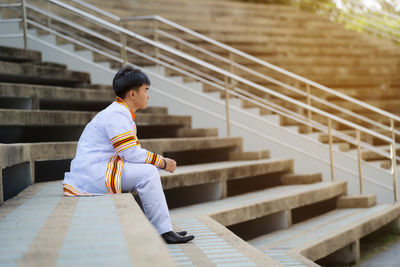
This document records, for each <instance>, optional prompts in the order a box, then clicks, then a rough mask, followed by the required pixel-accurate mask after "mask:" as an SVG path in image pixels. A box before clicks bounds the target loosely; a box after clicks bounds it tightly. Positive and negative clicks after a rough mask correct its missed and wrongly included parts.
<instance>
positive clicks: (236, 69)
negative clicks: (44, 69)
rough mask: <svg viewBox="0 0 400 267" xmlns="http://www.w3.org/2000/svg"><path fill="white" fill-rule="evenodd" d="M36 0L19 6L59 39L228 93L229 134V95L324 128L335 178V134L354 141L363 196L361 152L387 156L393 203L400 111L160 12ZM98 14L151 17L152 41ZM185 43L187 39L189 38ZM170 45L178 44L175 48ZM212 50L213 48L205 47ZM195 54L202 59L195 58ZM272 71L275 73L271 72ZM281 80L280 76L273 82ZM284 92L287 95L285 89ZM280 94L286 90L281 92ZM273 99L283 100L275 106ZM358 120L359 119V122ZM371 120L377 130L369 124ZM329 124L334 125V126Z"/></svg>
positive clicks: (29, 21) (32, 21) (310, 126)
mask: <svg viewBox="0 0 400 267" xmlns="http://www.w3.org/2000/svg"><path fill="white" fill-rule="evenodd" d="M34 2H35V1H29V3H27V4H26V5H24V6H26V9H27V10H28V13H27V14H28V16H27V19H26V23H27V24H28V25H30V26H32V27H35V28H38V29H41V30H44V31H47V32H49V33H51V34H54V35H56V36H59V37H61V38H64V39H66V40H68V41H70V42H72V43H74V44H76V45H78V46H82V47H84V48H86V49H89V50H91V51H93V52H94V53H96V54H100V55H102V56H104V57H107V58H108V59H109V60H111V61H113V62H115V63H117V64H121V63H127V62H132V61H134V62H139V60H140V62H141V65H146V64H147V65H151V64H158V65H161V66H164V67H165V68H166V69H168V70H170V71H173V72H175V73H179V74H180V75H185V76H188V77H191V78H193V79H195V80H197V81H200V82H202V83H203V84H204V86H206V87H208V88H209V89H212V90H216V91H220V92H223V93H224V94H225V107H226V122H227V132H228V134H229V133H230V116H229V110H230V108H229V98H230V95H233V96H235V97H238V98H240V99H242V100H244V101H246V102H247V103H249V104H251V105H254V106H257V107H259V108H262V109H266V110H268V111H269V112H273V113H276V114H279V115H281V116H283V117H285V118H288V119H290V120H292V121H295V122H298V123H300V124H301V125H305V126H306V127H307V129H308V131H312V130H313V129H315V130H317V131H321V132H323V133H327V134H328V136H329V154H330V166H331V179H332V180H334V168H335V166H334V159H333V137H335V138H338V139H340V140H343V141H345V142H348V143H350V144H352V145H354V146H355V147H356V148H357V151H358V170H359V182H360V192H361V193H363V178H364V177H363V175H362V155H361V149H362V148H364V149H369V150H371V151H373V152H375V153H377V154H379V155H381V156H383V157H385V158H387V159H389V160H390V161H391V165H392V168H391V173H392V175H393V192H394V199H395V201H398V193H397V168H396V163H397V160H400V157H397V156H396V148H397V144H396V135H399V131H398V130H397V129H396V128H395V126H396V125H397V123H398V122H399V121H400V118H399V117H398V116H396V115H393V114H391V113H388V112H385V111H383V110H380V109H378V108H376V107H373V106H370V105H367V104H366V103H364V102H361V101H358V100H356V99H353V98H351V97H348V96H345V95H342V94H340V93H338V92H335V91H334V90H331V89H329V88H327V87H324V86H322V85H320V84H318V83H315V82H312V81H310V80H308V79H305V78H303V77H300V76H298V75H296V74H293V73H290V72H288V71H286V70H283V69H281V68H279V67H277V66H274V65H272V64H269V63H267V62H264V61H262V60H260V59H257V58H255V57H252V56H250V55H248V54H246V53H243V52H241V51H239V50H236V49H234V48H232V47H229V46H227V45H224V44H222V43H219V42H217V41H215V40H213V39H210V38H208V37H206V36H204V35H201V34H198V33H196V32H193V31H191V30H189V29H187V28H185V27H182V26H180V25H178V24H176V23H173V22H171V21H168V20H166V19H163V18H161V17H158V16H150V17H140V18H129V19H127V18H125V19H120V18H117V17H116V16H114V15H112V14H109V13H108V14H107V12H105V11H101V10H98V9H97V10H96V9H94V8H91V6H90V5H89V4H87V3H84V2H83V1H77V0H75V1H74V2H75V3H76V4H85V6H84V7H85V8H89V9H91V11H92V12H95V13H96V15H93V14H91V13H88V12H85V11H83V10H82V8H80V9H79V8H76V7H73V6H71V5H69V4H66V3H64V2H62V1H59V0H48V1H47V3H48V4H51V5H52V9H53V10H52V12H51V13H50V12H49V11H48V10H46V8H43V6H41V5H40V4H38V5H35V4H33V3H34ZM31 3H32V4H31ZM22 12H25V11H22ZM100 13H101V14H100ZM25 14H26V12H25ZM99 14H100V15H102V16H107V18H108V19H111V20H114V21H118V23H123V22H124V21H127V20H129V21H142V20H149V19H151V20H153V21H154V23H153V26H154V27H153V29H152V32H151V34H150V35H151V37H152V39H153V40H152V39H150V38H148V37H146V36H144V35H140V34H138V33H134V32H132V31H129V30H127V29H126V28H123V27H121V26H119V25H117V24H116V23H112V22H110V21H107V20H105V19H101V18H99V16H98V15H99ZM110 15H112V16H113V17H111V16H110ZM49 21H50V22H51V23H49ZM159 23H162V25H159ZM165 26H168V27H172V28H173V29H174V31H175V32H174V33H175V34H171V32H167V31H166V28H165ZM177 30H179V31H181V32H183V33H184V34H188V35H189V37H190V38H186V39H184V38H183V37H184V36H179V34H176V31H177ZM145 34H146V33H145ZM24 35H26V33H24ZM194 38H197V39H200V40H201V42H198V43H197V44H193V43H194V42H193V39H194ZM116 40H120V41H116ZM188 40H192V42H190V41H188ZM204 42H206V43H209V44H212V45H213V47H211V48H210V47H208V49H206V47H204V46H203V47H202V45H204ZM133 47H135V48H136V49H135V48H133ZM175 47H178V48H179V50H178V49H176V48H175ZM149 48H150V49H149ZM211 49H214V50H213V51H210V50H211ZM217 49H218V50H217ZM192 50H194V51H195V52H196V56H193V55H191V54H190V52H192V53H193V51H192ZM221 50H222V52H221ZM202 54H203V56H202ZM223 55H225V56H223ZM199 57H200V58H201V57H202V58H201V59H199ZM243 60H247V61H250V62H251V63H252V64H253V65H261V66H262V67H263V68H266V69H269V70H270V71H269V72H270V73H271V74H270V75H266V74H264V73H268V72H267V71H265V72H259V71H256V70H254V69H252V68H249V67H247V66H244V64H243V63H242V62H243ZM277 73H278V75H277ZM273 75H275V77H271V76H273ZM278 78H280V79H281V80H283V81H280V80H278ZM252 79H255V80H256V81H257V82H254V81H253V80H252ZM271 88H274V89H271ZM312 90H317V91H318V92H325V93H327V95H328V96H335V97H338V98H341V99H344V100H346V101H349V102H351V103H352V104H354V105H359V106H362V107H365V108H366V109H367V110H370V111H373V112H375V113H377V114H379V116H380V117H381V118H384V119H386V120H389V125H386V124H385V122H376V121H374V120H371V119H369V118H367V117H364V116H362V115H359V114H356V113H354V112H353V111H350V110H347V109H345V108H343V107H340V106H337V105H335V104H332V103H330V102H328V101H326V100H325V99H323V98H321V97H318V96H316V95H315V93H314V94H312ZM288 92H289V93H290V94H292V95H290V94H288ZM285 93H286V94H288V95H285ZM293 95H296V96H297V97H302V98H303V99H300V100H299V99H296V98H295V97H293ZM312 101H314V102H317V103H319V105H320V106H323V107H328V108H330V109H335V110H337V111H339V112H341V113H344V114H347V115H348V116H351V118H352V120H353V121H350V120H348V119H346V118H342V117H340V116H338V115H335V114H331V113H329V112H327V111H324V110H322V109H320V108H318V106H317V105H316V104H315V103H313V102H312ZM276 102H281V103H279V104H277V103H276ZM357 120H358V121H359V122H362V123H363V124H357ZM386 123H387V122H386ZM333 124H335V125H333ZM371 125H372V126H373V127H374V129H369V128H368V127H370V126H371ZM334 126H336V129H335V127H334ZM340 126H342V127H343V126H344V127H347V128H348V129H352V130H353V131H354V135H355V136H352V135H351V134H346V133H344V132H341V131H339V130H337V129H339V127H340ZM387 135H389V136H387ZM366 136H371V137H374V138H377V139H379V140H381V141H382V142H385V143H386V144H388V145H389V146H390V152H388V151H386V150H385V149H380V148H376V147H374V146H373V145H371V144H369V143H367V142H365V141H363V137H366ZM370 180H371V179H370ZM375 183H376V182H375Z"/></svg>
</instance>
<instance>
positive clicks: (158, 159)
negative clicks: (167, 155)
mask: <svg viewBox="0 0 400 267" xmlns="http://www.w3.org/2000/svg"><path fill="white" fill-rule="evenodd" d="M163 159H164V158H163V157H162V156H160V155H158V154H156V153H153V152H148V153H147V157H146V161H145V163H149V164H153V165H154V166H156V167H157V168H161V165H162V162H163Z"/></svg>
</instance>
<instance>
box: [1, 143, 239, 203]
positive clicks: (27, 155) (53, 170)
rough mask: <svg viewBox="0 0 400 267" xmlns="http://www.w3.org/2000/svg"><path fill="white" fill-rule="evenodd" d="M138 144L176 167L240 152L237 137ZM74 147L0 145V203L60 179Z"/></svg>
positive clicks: (69, 145) (26, 144)
mask: <svg viewBox="0 0 400 267" xmlns="http://www.w3.org/2000/svg"><path fill="white" fill-rule="evenodd" d="M140 143H141V145H142V147H143V148H145V149H148V150H150V151H152V152H155V153H158V154H161V155H164V156H166V157H170V158H173V159H175V160H176V161H177V162H178V166H180V167H182V166H185V165H194V164H202V163H210V162H223V161H229V160H230V155H231V153H240V152H241V151H242V138H239V137H236V138H234V137H229V138H228V137H227V138H217V137H196V138H160V139H144V140H140ZM76 147H77V142H54V141H53V142H42V143H40V142H38V143H19V144H0V163H1V165H0V169H1V170H2V176H0V184H2V190H0V203H1V202H2V201H3V199H6V200H7V199H8V198H10V197H13V196H14V195H16V194H17V193H19V192H20V191H22V190H23V189H25V188H26V187H27V186H29V185H30V184H32V182H41V181H42V182H43V181H54V180H60V179H62V178H63V177H64V173H65V172H67V171H68V170H69V166H70V161H71V159H73V158H74V157H75V153H76ZM32 170H33V171H32ZM3 193H4V195H3ZM3 197H4V198H3Z"/></svg>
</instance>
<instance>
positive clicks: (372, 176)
mask: <svg viewBox="0 0 400 267" xmlns="http://www.w3.org/2000/svg"><path fill="white" fill-rule="evenodd" d="M122 6H123V5H122ZM277 8H278V7H277ZM285 8H286V7H284V9H285ZM78 20H79V19H78ZM14 24H15V23H14ZM14 24H10V25H7V27H5V28H4V27H3V28H1V30H2V32H6V33H12V32H18V31H19V32H20V31H21V30H20V29H19V27H18V25H14ZM0 26H1V25H0ZM28 39H29V42H28V46H29V47H30V48H31V49H36V50H39V51H41V52H42V58H43V60H44V61H49V60H52V61H57V62H58V63H57V64H55V63H52V64H53V66H57V67H60V68H62V67H64V68H65V65H67V66H68V68H69V69H73V70H76V71H88V72H90V75H91V80H92V82H94V83H96V85H86V86H85V87H87V88H86V89H88V90H74V89H73V88H68V87H67V88H63V89H62V90H61V88H59V89H60V90H57V92H59V93H57V94H53V93H52V94H47V93H46V94H43V96H44V95H46V96H45V97H43V98H42V100H41V101H40V103H41V106H42V109H47V110H48V109H51V110H54V109H61V110H62V109H64V106H65V102H67V103H68V109H69V110H74V112H69V113H63V115H62V116H63V120H66V121H68V120H70V124H71V123H72V124H73V123H77V125H74V126H72V125H70V126H69V129H70V131H69V132H68V133H69V134H70V135H72V136H75V138H76V135H77V133H78V132H79V128H80V127H83V125H84V124H85V121H87V120H88V119H90V117H91V116H92V115H93V113H92V115H91V112H90V111H95V110H99V109H100V107H104V106H105V105H106V104H107V102H106V101H105V102H103V103H101V104H100V103H99V102H98V101H100V99H102V98H103V97H106V98H107V95H108V96H110V95H111V93H110V92H109V91H105V90H96V91H95V93H93V92H94V90H90V88H92V89H93V88H97V89H106V88H109V85H108V86H107V85H106V86H105V85H104V84H110V83H111V80H112V77H113V75H114V73H115V71H116V70H115V69H112V67H115V68H117V67H119V65H120V64H121V63H116V62H115V61H113V60H109V59H107V58H106V57H104V56H99V54H98V53H93V52H90V51H88V50H85V49H83V48H82V47H81V46H79V45H72V44H71V43H68V42H66V41H65V40H63V41H62V40H61V38H58V37H57V38H56V37H55V36H54V35H49V34H45V33H44V32H43V31H41V30H36V29H30V30H28ZM20 41H21V38H19V39H18V38H8V39H1V42H2V43H3V44H8V45H11V46H14V47H18V46H21V42H20ZM5 51H6V50H5ZM152 53H154V49H152ZM7 54H8V53H6V52H5V53H3V55H4V57H7ZM98 60H100V61H98ZM135 63H141V61H138V62H135ZM142 63H143V64H144V65H148V63H146V64H145V62H142ZM146 71H147V73H148V75H149V76H150V78H151V80H152V90H151V92H150V94H151V98H152V101H151V104H152V105H156V106H167V107H168V111H169V113H170V114H174V115H178V116H187V115H190V116H191V117H192V126H193V127H196V128H209V127H214V128H218V132H219V133H220V135H221V136H226V135H227V132H226V126H225V115H224V114H225V107H224V104H225V100H224V98H223V96H222V97H221V94H220V93H219V92H214V91H210V89H209V88H208V86H207V85H205V84H202V83H200V82H194V81H193V80H190V79H187V78H186V77H183V76H176V74H174V73H171V71H169V70H167V69H164V68H161V67H159V66H149V67H146ZM170 75H173V76H170ZM99 84H101V85H99ZM6 86H11V87H8V88H14V87H12V86H18V85H11V84H8V85H4V86H3V88H6ZM35 86H36V87H35ZM35 86H31V85H29V86H23V87H24V89H19V90H25V91H20V93H16V92H18V91H16V90H14V89H4V90H7V92H8V93H7V94H10V96H11V95H15V96H14V98H15V99H19V100H18V101H19V102H18V101H17V102H16V101H13V102H12V103H14V104H13V105H17V106H18V105H25V104H26V103H25V102H26V101H28V102H29V101H30V103H31V104H27V105H38V103H37V102H38V101H37V100H35V99H37V98H38V97H37V96H36V94H39V93H38V92H44V91H43V90H45V89H44V88H45V86H43V85H35ZM28 88H31V89H28ZM37 88H41V89H37ZM46 90H47V92H49V91H50V90H51V89H46ZM97 92H99V95H98V96H97V95H96V94H97ZM18 94H27V95H32V97H30V100H27V99H25V98H24V100H21V98H20V97H17V95H18ZM50 95H51V96H50ZM95 95H96V96H95ZM176 96H179V97H176ZM60 97H61V98H60ZM64 97H65V98H66V99H68V100H65V99H63V98H64ZM93 97H94V98H93ZM89 98H92V99H97V100H96V101H95V102H93V101H87V100H88V99H89ZM56 99H58V100H56ZM78 99H79V100H78ZM272 100H273V101H275V102H277V103H280V102H279V101H278V100H277V99H272ZM89 102H90V104H88V103H89ZM3 103H8V102H7V101H3ZM10 103H11V102H10ZM16 103H19V104H16ZM72 103H73V105H72ZM280 104H282V105H285V104H284V103H280ZM205 107H206V108H205ZM82 110H85V111H87V112H83V113H82V112H76V111H82ZM157 110H158V111H157V112H162V110H160V109H157ZM4 112H5V113H4V114H7V111H4ZM40 113H41V114H43V116H45V117H46V118H47V119H46V120H49V121H51V117H52V116H53V115H54V114H56V113H57V112H55V113H54V111H49V112H47V111H46V112H42V111H40ZM230 113H231V132H232V134H233V135H235V136H244V137H245V138H244V140H243V147H244V151H254V150H258V149H259V148H260V147H268V148H269V149H270V151H271V154H272V155H273V156H274V157H278V158H284V157H286V156H287V155H289V154H290V156H291V157H292V158H294V159H295V160H296V162H297V164H296V165H295V171H296V172H299V173H306V172H309V171H310V170H314V171H316V172H322V174H323V177H324V179H325V180H328V179H329V177H330V169H329V166H330V164H329V161H328V160H327V158H328V151H329V149H328V145H326V144H321V142H323V143H326V138H325V137H324V136H323V135H322V136H321V134H319V133H311V134H301V133H303V132H305V130H306V129H305V128H304V127H300V126H298V124H297V123H295V122H293V121H291V120H286V119H283V118H281V117H280V116H278V115H274V114H271V112H270V111H266V110H264V109H259V108H255V107H254V105H251V104H249V103H248V102H244V101H241V100H239V99H238V98H231V99H230ZM161 117H162V116H159V118H161ZM14 120H15V123H17V124H19V125H23V124H26V125H25V126H24V127H20V129H19V130H18V131H20V132H21V131H22V132H23V131H24V130H23V129H30V128H32V129H35V130H36V131H37V129H38V128H40V127H43V126H40V125H39V124H40V123H43V125H46V121H43V122H42V121H40V122H38V121H36V122H35V120H32V121H31V122H22V121H21V120H19V121H18V119H14ZM35 123H36V125H34V124H35ZM30 124H31V125H30ZM282 126H285V127H282ZM7 127H8V128H9V129H11V128H13V127H14V128H15V126H11V125H9V126H7ZM50 128H51V130H52V131H53V132H55V133H60V132H62V129H61V128H62V127H57V126H52V127H50ZM167 128H168V127H167ZM163 130H164V133H165V131H166V128H165V127H164V129H163ZM14 131H17V130H15V129H14ZM25 131H26V130H25ZM142 131H143V130H142ZM147 132H149V131H147ZM62 134H63V135H64V137H65V135H66V133H62ZM74 134H75V135H74ZM169 134H171V135H172V136H173V137H178V136H182V137H184V136H203V135H207V136H210V135H211V136H215V129H214V130H212V131H210V130H197V129H196V130H190V129H189V130H187V129H185V128H179V127H178V128H177V129H175V130H173V129H170V130H169V133H168V134H167V135H166V136H168V135H169ZM20 136H21V135H20ZM56 137H57V136H56ZM56 137H54V135H52V138H56ZM64 137H63V138H64ZM13 138H14V137H13ZM46 138H49V135H48V136H47V137H46ZM71 138H72V137H71V136H70V137H68V138H67V139H66V140H72V139H71ZM324 140H325V141H324ZM37 141H39V139H38V137H36V142H37ZM335 141H337V140H335ZM10 142H11V141H10ZM12 142H14V141H12ZM368 142H369V143H371V144H374V145H381V144H379V143H374V142H370V141H369V140H368ZM352 148H353V147H352V146H349V145H348V144H345V143H343V142H338V143H336V144H335V145H334V151H333V154H334V164H335V174H336V175H335V176H336V179H339V180H345V181H347V182H348V185H349V192H350V193H351V194H357V193H359V186H358V185H359V181H358V172H356V171H353V170H355V168H356V166H357V153H356V151H354V150H353V149H352ZM382 148H383V149H388V147H382ZM309 151H312V153H308V152H309ZM363 155H365V156H364V160H373V161H374V162H372V164H367V163H366V162H363V164H362V165H363V173H364V181H365V185H364V192H367V193H374V194H377V196H378V202H392V201H393V197H392V196H393V193H392V192H393V190H392V184H393V178H392V176H391V174H390V173H388V172H387V171H386V170H384V169H382V166H383V167H386V168H388V167H389V166H390V165H389V162H388V161H386V160H385V161H382V158H381V157H380V156H379V155H376V154H374V153H371V152H370V151H368V150H366V151H364V152H363ZM378 177H379V178H378Z"/></svg>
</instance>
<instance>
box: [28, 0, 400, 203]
mask: <svg viewBox="0 0 400 267" xmlns="http://www.w3.org/2000/svg"><path fill="white" fill-rule="evenodd" d="M49 2H50V3H52V4H55V5H57V6H59V7H62V8H64V9H66V10H69V11H71V12H73V13H75V14H78V15H80V16H81V17H83V18H85V19H87V20H89V21H91V22H93V23H95V24H97V25H101V26H103V27H105V28H107V29H109V30H111V31H113V32H120V33H122V34H125V35H126V36H127V37H133V38H135V39H137V40H140V41H142V42H144V43H147V44H150V45H151V46H154V47H156V48H157V49H161V50H163V51H167V52H168V53H171V54H173V55H175V56H178V57H179V58H183V59H185V60H187V61H190V62H192V63H195V64H197V65H199V66H202V67H205V68H207V69H208V70H212V71H214V72H216V73H218V74H221V75H223V76H224V77H225V79H227V78H229V79H231V80H235V81H237V82H240V83H242V84H245V85H248V86H251V87H252V88H256V89H258V90H260V91H263V92H266V93H268V94H269V95H273V96H275V97H278V98H280V99H283V100H285V101H286V102H289V103H292V104H294V105H296V106H299V107H302V108H304V109H305V110H309V111H311V112H314V113H317V114H320V115H322V116H323V117H326V118H328V119H329V121H330V122H331V121H336V122H339V123H341V124H344V125H347V126H349V127H351V128H353V129H356V130H357V133H359V132H364V133H367V134H369V135H372V136H375V137H377V138H379V139H381V140H384V141H386V142H388V143H391V145H392V146H393V148H394V145H395V142H393V140H394V139H393V138H392V139H391V138H389V137H387V136H385V135H382V134H380V133H376V132H374V131H371V130H369V129H367V128H365V127H363V126H360V125H357V124H355V123H352V122H349V121H347V120H345V119H343V118H340V117H338V116H335V115H332V114H329V113H327V112H325V111H322V110H320V109H317V108H315V107H312V106H310V105H308V104H304V103H302V102H300V101H298V100H296V99H292V98H290V97H288V96H285V95H283V94H280V93H278V92H275V91H273V90H271V89H269V88H267V87H264V86H261V85H258V84H256V83H254V82H251V81H249V80H247V79H244V78H242V77H240V76H238V75H235V74H233V73H230V72H229V71H226V70H223V69H221V68H219V67H216V66H214V65H212V64H210V63H207V62H205V61H203V60H200V59H197V58H195V57H193V56H191V55H188V54H186V53H183V52H181V51H179V50H176V49H174V48H172V47H169V46H166V45H164V44H162V43H160V42H158V41H157V42H156V41H153V40H150V39H148V38H146V37H144V36H141V35H139V34H136V33H133V32H131V31H128V30H126V29H124V28H122V27H120V26H118V25H114V24H112V23H109V22H107V21H104V20H102V19H99V18H97V17H96V16H93V15H91V14H89V13H87V12H84V11H81V10H79V9H76V8H74V7H72V6H69V5H67V4H65V3H62V2H60V1H58V0H49ZM27 8H29V9H31V8H32V9H34V10H35V11H36V12H39V13H42V14H43V15H46V16H48V17H50V18H52V19H55V20H57V19H62V20H63V22H64V23H68V25H69V26H71V27H76V28H77V29H79V30H80V31H83V32H86V33H88V34H93V35H95V36H97V37H102V39H103V40H106V39H104V38H103V37H106V36H104V35H100V34H99V33H97V32H95V31H93V30H89V29H87V28H85V27H83V26H80V25H77V24H76V23H72V22H71V21H68V20H65V19H63V18H61V17H59V16H57V15H54V14H49V13H48V12H43V11H42V10H41V9H40V8H37V7H34V6H32V5H30V4H29V5H27ZM28 22H29V23H31V22H33V21H31V20H29V21H28ZM106 38H107V37H106ZM106 41H109V42H113V43H114V45H116V46H117V47H119V48H124V49H125V50H126V51H129V52H131V53H134V54H137V55H139V56H143V57H145V58H147V59H150V58H151V57H150V56H147V55H145V54H143V53H141V52H139V51H137V50H135V49H132V48H130V47H127V46H126V44H122V43H118V42H116V41H113V40H112V39H110V38H108V40H106ZM103 54H104V53H103ZM151 59H153V58H151ZM154 61H155V62H158V63H162V64H163V65H166V64H165V63H164V62H162V61H160V60H159V59H157V58H156V59H155V60H154ZM119 62H120V60H119ZM175 69H176V68H175ZM200 78H201V77H200ZM225 83H226V80H225ZM217 84H219V86H221V84H223V82H222V81H217ZM221 87H222V88H225V92H226V96H228V93H232V94H234V95H236V96H237V95H238V94H237V93H236V92H235V90H236V91H240V90H242V89H240V88H238V87H234V88H233V91H232V89H229V87H227V86H226V84H225V86H221ZM243 92H245V91H244V90H242V91H241V94H243ZM239 95H240V94H239ZM250 97H251V98H252V99H257V98H256V97H255V96H254V95H251V96H250ZM226 99H227V100H228V99H229V98H228V97H227V98H226ZM260 102H262V101H258V104H261V103H260ZM266 103H268V102H266ZM226 105H227V111H229V106H228V101H227V102H226ZM262 105H263V107H265V108H268V109H270V110H271V109H273V110H275V112H277V111H279V112H277V113H280V114H282V115H283V116H286V117H289V118H292V119H294V120H297V121H299V120H300V121H301V120H302V123H303V124H305V125H309V126H311V127H315V128H317V129H320V130H322V131H323V132H326V129H327V127H326V126H323V125H321V124H320V123H318V122H316V121H311V120H310V121H309V120H308V118H305V117H304V118H301V116H299V115H298V114H295V113H294V112H292V111H290V110H288V109H285V108H283V107H280V106H278V105H275V108H274V107H273V106H274V104H273V103H271V102H269V103H268V105H264V104H262ZM271 106H272V107H271ZM281 110H282V111H281ZM228 120H229V118H228V119H227V121H228ZM393 129H394V127H393ZM328 132H329V133H331V132H333V135H334V136H336V137H338V138H342V139H347V140H348V141H349V142H350V143H353V144H357V146H358V149H359V150H360V148H361V145H362V146H364V147H368V146H370V145H369V144H367V143H365V142H361V141H360V137H359V134H357V140H356V141H354V138H353V137H351V136H349V137H345V135H343V133H340V132H338V131H336V130H333V131H332V129H331V123H329V127H328ZM392 133H394V132H393V131H392ZM330 150H332V143H331V142H330ZM373 150H375V151H376V152H377V153H379V154H381V155H383V156H385V157H387V158H391V159H392V163H393V162H394V163H395V162H396V160H398V159H399V158H397V157H396V155H395V149H393V151H391V153H390V154H388V153H386V151H384V152H382V151H379V150H377V149H376V148H373ZM359 162H361V158H360V157H359ZM359 167H361V165H360V164H359ZM331 169H332V179H333V161H332V159H331ZM395 172H396V167H395V165H393V174H394V177H395V176H396V174H395ZM361 179H362V177H361V176H360V180H361ZM394 181H396V179H395V178H394ZM360 183H361V181H360ZM396 190H397V187H396V188H394V191H395V200H396V201H397V191H396ZM360 191H362V188H360Z"/></svg>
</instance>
